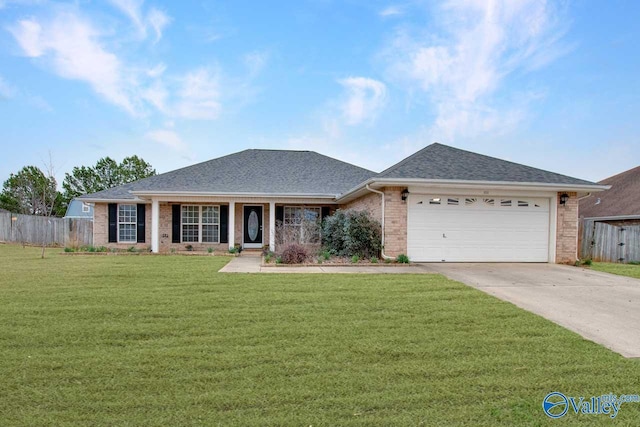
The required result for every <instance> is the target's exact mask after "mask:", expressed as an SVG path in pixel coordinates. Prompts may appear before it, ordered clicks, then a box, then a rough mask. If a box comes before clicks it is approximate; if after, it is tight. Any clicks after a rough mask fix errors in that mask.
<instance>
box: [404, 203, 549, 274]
mask: <svg viewBox="0 0 640 427" xmlns="http://www.w3.org/2000/svg"><path fill="white" fill-rule="evenodd" d="M407 203H408V204H409V206H408V212H407V214H408V218H407V220H408V229H407V252H408V255H409V258H410V259H411V260H412V261H418V262H420V261H422V262H429V261H430V262H441V261H449V262H547V260H548V258H549V199H544V198H527V197H522V198H519V197H504V196H500V197H499V196H495V197H494V196H439V195H425V196H423V195H416V194H411V195H410V196H409V198H408V200H407Z"/></svg>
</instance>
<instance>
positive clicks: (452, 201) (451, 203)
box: [447, 198, 460, 206]
mask: <svg viewBox="0 0 640 427" xmlns="http://www.w3.org/2000/svg"><path fill="white" fill-rule="evenodd" d="M459 203H460V201H459V200H458V199H452V198H448V199H447V205H449V206H458V204H459Z"/></svg>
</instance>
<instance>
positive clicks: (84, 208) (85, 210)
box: [82, 202, 90, 213]
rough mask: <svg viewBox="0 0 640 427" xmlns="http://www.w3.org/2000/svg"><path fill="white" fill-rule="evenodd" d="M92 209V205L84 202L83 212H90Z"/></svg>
mask: <svg viewBox="0 0 640 427" xmlns="http://www.w3.org/2000/svg"><path fill="white" fill-rule="evenodd" d="M89 211H90V207H89V205H88V204H87V203H84V202H82V212H85V213H87V212H89Z"/></svg>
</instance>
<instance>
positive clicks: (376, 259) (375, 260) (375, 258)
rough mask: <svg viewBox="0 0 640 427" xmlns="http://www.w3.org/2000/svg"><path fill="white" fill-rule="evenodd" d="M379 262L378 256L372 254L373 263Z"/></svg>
mask: <svg viewBox="0 0 640 427" xmlns="http://www.w3.org/2000/svg"><path fill="white" fill-rule="evenodd" d="M377 263H378V257H375V256H372V257H371V264H377Z"/></svg>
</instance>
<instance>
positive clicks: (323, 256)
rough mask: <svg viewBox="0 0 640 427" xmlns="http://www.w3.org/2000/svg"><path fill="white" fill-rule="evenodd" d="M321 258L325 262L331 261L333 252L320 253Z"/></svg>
mask: <svg viewBox="0 0 640 427" xmlns="http://www.w3.org/2000/svg"><path fill="white" fill-rule="evenodd" d="M320 258H321V259H322V260H323V261H329V258H331V252H329V251H327V250H324V251H322V252H320Z"/></svg>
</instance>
